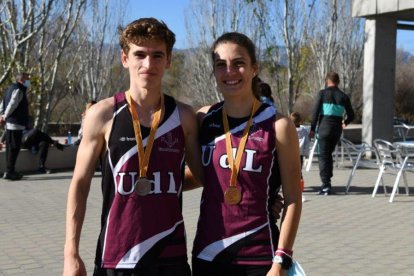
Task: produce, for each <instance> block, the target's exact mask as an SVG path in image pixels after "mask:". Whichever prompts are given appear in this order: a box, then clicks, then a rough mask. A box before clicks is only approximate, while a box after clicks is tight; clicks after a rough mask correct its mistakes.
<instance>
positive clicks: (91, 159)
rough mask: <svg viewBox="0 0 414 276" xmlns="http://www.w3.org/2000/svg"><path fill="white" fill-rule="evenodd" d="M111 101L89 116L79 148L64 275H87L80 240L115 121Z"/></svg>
mask: <svg viewBox="0 0 414 276" xmlns="http://www.w3.org/2000/svg"><path fill="white" fill-rule="evenodd" d="M110 100H112V101H113V99H106V100H104V101H102V102H100V103H98V104H96V105H95V106H94V107H93V108H91V110H90V112H88V115H87V116H86V117H85V124H84V135H83V138H82V141H81V143H80V145H79V148H78V153H77V157H76V166H75V171H74V174H73V178H72V181H71V184H70V187H69V192H68V199H67V211H66V240H65V251H64V258H65V264H64V272H63V273H64V275H86V271H85V267H84V264H83V261H82V259H81V258H80V256H79V241H80V235H81V230H82V225H83V221H84V218H85V211H86V202H87V198H88V194H89V189H90V185H91V179H92V177H93V175H94V172H95V168H96V163H97V161H98V159H99V157H100V155H101V153H102V152H103V151H104V149H105V145H106V143H105V136H106V133H107V132H108V131H107V128H108V125H110V121H111V118H112V108H111V102H112V101H110Z"/></svg>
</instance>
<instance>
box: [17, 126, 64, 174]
mask: <svg viewBox="0 0 414 276" xmlns="http://www.w3.org/2000/svg"><path fill="white" fill-rule="evenodd" d="M51 145H53V146H55V147H56V148H57V149H58V150H61V151H63V148H64V146H63V145H62V144H60V143H59V142H58V141H55V140H53V139H52V138H51V137H50V136H49V135H47V134H46V133H44V132H42V131H40V130H38V129H36V128H31V129H30V128H28V129H26V130H24V131H23V138H22V147H23V148H25V149H28V150H30V151H31V152H32V153H33V154H37V153H39V168H38V169H37V172H38V173H51V171H50V170H49V169H47V168H46V166H45V163H46V160H47V156H48V153H49V146H51Z"/></svg>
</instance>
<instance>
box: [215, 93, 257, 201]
mask: <svg viewBox="0 0 414 276" xmlns="http://www.w3.org/2000/svg"><path fill="white" fill-rule="evenodd" d="M259 106H260V105H259V101H258V100H257V99H256V98H255V99H254V100H253V107H252V111H251V113H250V118H249V120H248V121H247V123H246V126H245V128H244V131H243V136H242V138H241V140H240V143H239V146H238V147H237V152H236V158H235V160H234V159H233V149H232V143H231V137H230V136H231V135H230V128H229V122H228V120H227V113H226V110H225V108H224V105H223V107H222V114H223V126H224V132H225V138H226V153H227V159H228V160H229V167H230V170H231V176H230V185H229V187H228V188H227V190H226V191H225V192H224V201H225V202H226V203H227V204H229V205H235V204H238V203H239V202H240V200H241V191H240V189H239V188H237V184H236V180H237V174H238V173H239V168H240V162H241V159H242V155H243V151H244V147H245V146H246V142H247V138H248V136H249V129H250V127H251V125H252V122H253V115H254V113H256V111H257V109H258V108H259Z"/></svg>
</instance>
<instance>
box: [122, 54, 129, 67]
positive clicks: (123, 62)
mask: <svg viewBox="0 0 414 276" xmlns="http://www.w3.org/2000/svg"><path fill="white" fill-rule="evenodd" d="M121 62H122V66H124V68H128V55H127V54H125V52H124V50H121Z"/></svg>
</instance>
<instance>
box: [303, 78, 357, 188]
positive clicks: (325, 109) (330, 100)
mask: <svg viewBox="0 0 414 276" xmlns="http://www.w3.org/2000/svg"><path fill="white" fill-rule="evenodd" d="M325 81H326V86H327V87H326V89H324V90H321V91H319V94H318V97H317V99H316V102H315V107H314V110H313V117H312V124H311V131H310V133H309V137H310V138H313V137H314V136H315V129H316V125H317V124H319V129H318V143H319V176H320V178H321V181H322V186H321V188H320V191H319V194H320V195H330V194H331V193H332V185H331V178H332V176H333V159H332V153H333V151H334V150H335V147H336V144H337V143H338V141H339V139H340V138H341V134H342V128H345V127H346V126H347V125H348V124H349V123H350V122H351V121H352V120H353V119H354V111H353V109H352V106H351V101H350V99H349V97H348V95H346V94H345V93H344V92H342V91H341V90H340V89H339V88H338V85H339V81H340V80H339V75H338V74H337V73H336V72H329V73H328V74H327V75H326V79H325ZM345 114H346V118H345V119H344V115H345Z"/></svg>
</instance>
